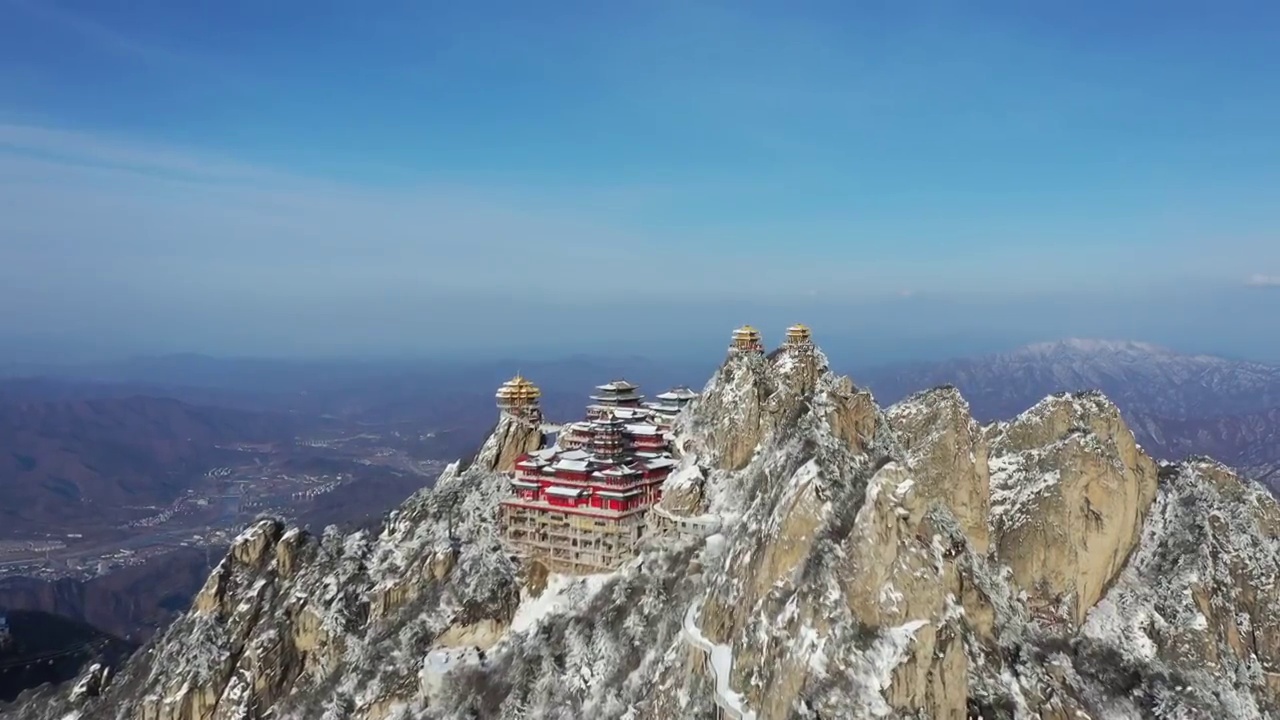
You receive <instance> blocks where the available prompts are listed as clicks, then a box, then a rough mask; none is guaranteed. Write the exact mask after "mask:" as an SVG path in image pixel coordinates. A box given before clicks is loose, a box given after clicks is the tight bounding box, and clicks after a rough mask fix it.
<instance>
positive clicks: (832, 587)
mask: <svg viewBox="0 0 1280 720" xmlns="http://www.w3.org/2000/svg"><path fill="white" fill-rule="evenodd" d="M677 433H678V434H677V444H678V446H679V447H680V448H682V450H683V453H684V457H683V459H682V466H681V467H680V468H679V470H678V472H677V473H675V474H674V475H673V476H672V479H671V480H670V481H669V483H668V485H669V487H668V493H667V494H666V495H665V496H664V501H663V508H662V511H661V513H653V514H651V519H654V520H655V527H654V532H653V533H651V534H650V535H649V536H648V537H647V538H646V540H645V541H644V546H643V547H642V549H641V551H640V553H639V554H638V556H637V557H636V558H635V559H634V560H632V561H631V562H629V563H627V564H626V565H625V566H624V567H622V568H620V569H619V570H617V571H616V572H613V573H607V574H602V575H597V576H591V577H585V578H569V577H564V576H558V575H551V576H548V575H547V574H546V572H545V570H543V569H542V568H541V566H539V565H536V564H531V565H527V566H525V565H521V564H519V563H517V562H514V561H512V560H511V559H510V558H509V557H508V556H507V555H506V554H505V553H504V552H503V550H502V548H501V546H500V544H499V542H498V534H497V530H496V528H495V525H494V520H495V516H496V503H497V501H498V499H499V497H500V496H501V494H502V493H503V492H504V482H503V479H502V478H501V476H500V475H498V474H497V473H496V472H495V468H498V467H501V465H502V463H503V462H505V459H506V458H509V457H510V456H511V454H512V451H511V447H512V444H513V443H514V444H516V445H519V446H521V447H527V445H528V443H529V442H531V440H530V438H529V437H528V436H527V435H523V434H522V433H521V432H520V431H519V430H518V429H516V428H512V427H503V425H502V422H500V424H499V427H498V428H497V430H495V434H494V438H493V439H492V440H491V441H490V443H489V445H488V446H487V447H486V449H485V451H484V452H481V453H480V454H478V455H477V458H476V460H475V462H474V463H472V465H471V466H470V467H468V468H466V469H465V470H459V468H458V467H457V466H454V467H451V468H450V469H449V470H448V471H446V473H445V475H444V477H442V479H441V481H440V482H439V483H438V485H437V488H436V489H435V490H433V491H429V492H423V493H420V494H418V495H416V496H414V497H412V498H410V499H409V500H408V501H406V503H405V504H404V506H402V507H401V508H400V509H399V510H398V511H397V512H396V513H394V514H393V515H392V517H390V518H389V519H388V521H387V523H386V524H385V526H384V527H383V528H382V529H381V530H380V531H379V532H378V533H376V534H363V533H357V534H354V535H347V536H342V535H339V534H337V533H326V534H325V535H324V536H323V537H321V538H309V537H307V536H306V535H305V534H304V533H302V532H300V531H297V530H288V529H285V528H283V527H281V526H280V525H279V524H277V523H273V522H269V521H267V522H263V523H260V524H258V525H256V526H255V527H253V528H251V529H250V530H249V531H247V532H246V533H245V534H244V536H242V537H241V538H240V540H238V541H237V543H236V544H235V546H234V547H233V548H232V550H231V552H230V553H229V555H228V557H227V558H226V559H225V560H224V561H223V563H222V564H221V565H220V566H219V567H218V569H217V570H216V571H215V573H214V575H213V577H211V578H210V580H209V582H208V584H207V585H206V587H205V589H204V590H203V591H202V593H201V594H200V596H199V598H198V599H197V602H196V605H195V607H194V608H193V609H192V611H191V612H190V613H188V614H187V615H186V616H185V617H184V618H182V619H181V620H180V621H178V622H177V623H175V624H174V625H173V626H172V627H171V628H170V629H169V631H168V632H166V633H165V634H164V636H163V637H161V638H158V639H157V640H156V641H154V642H153V643H152V644H151V645H150V646H149V647H147V648H146V649H144V650H143V651H141V652H140V653H139V654H138V655H137V656H135V657H134V658H133V659H132V660H131V661H130V662H129V663H128V664H127V665H125V666H124V667H122V668H120V669H119V670H118V671H117V672H116V673H114V674H112V675H110V676H109V679H108V680H107V681H106V683H105V686H104V687H99V686H100V685H102V683H99V684H98V686H95V689H94V691H93V692H81V693H79V694H77V695H75V696H74V697H73V696H72V694H71V693H70V692H68V691H67V690H65V689H63V690H47V691H45V692H43V693H41V694H40V695H38V696H35V697H29V698H27V699H26V702H25V703H23V704H22V705H21V706H20V707H18V708H14V709H11V710H10V711H9V712H10V713H11V716H13V717H18V718H30V719H34V718H40V719H45V718H77V719H79V720H87V719H89V718H146V719H147V720H161V719H165V720H170V719H172V720H179V719H181V720H195V718H219V719H221V718H226V719H230V718H267V717H270V718H274V719H275V720H283V719H285V718H298V719H299V720H302V719H306V720H312V719H315V718H333V719H335V720H336V719H337V718H370V719H378V720H381V719H382V718H449V719H455V718H456V719H461V718H499V719H503V718H512V719H514V718H582V717H593V718H601V719H602V720H603V719H606V718H628V719H630V720H641V719H653V720H659V719H661V720H667V719H669V718H716V717H730V718H752V719H758V720H766V719H773V718H871V717H891V718H939V719H941V718H948V719H950V718H965V717H975V718H976V717H982V718H988V719H991V718H1052V719H1056V720H1068V719H1070V720H1081V719H1084V718H1094V719H1096V720H1102V719H1104V718H1105V719H1108V720H1109V719H1110V718H1129V717H1132V718H1140V717H1163V718H1188V719H1190V718H1202V717H1204V718H1222V719H1224V720H1225V719H1232V718H1266V717H1277V716H1280V715H1278V714H1277V713H1280V674H1277V673H1278V672H1280V582H1278V581H1280V542H1278V541H1277V540H1276V536H1277V535H1278V534H1280V508H1277V505H1276V502H1275V501H1274V500H1273V499H1272V498H1270V497H1269V496H1268V495H1266V494H1265V493H1263V492H1260V491H1259V490H1258V489H1257V488H1256V486H1252V485H1249V484H1247V483H1243V482H1241V481H1240V480H1238V479H1237V478H1236V477H1234V476H1233V475H1231V473H1230V472H1229V471H1227V470H1226V469H1225V468H1223V467H1221V466H1219V465H1216V464H1213V463H1211V462H1208V461H1199V460H1198V461H1194V462H1189V463H1185V464H1180V465H1169V464H1166V465H1157V464H1156V463H1155V462H1154V461H1152V460H1151V459H1150V458H1148V457H1147V456H1146V455H1144V454H1143V453H1142V451H1141V450H1140V449H1139V448H1138V446H1137V443H1136V442H1135V439H1134V436H1133V433H1132V432H1130V430H1129V429H1128V427H1127V426H1126V425H1125V423H1124V421H1123V420H1122V419H1121V416H1120V413H1119V411H1118V410H1117V409H1116V408H1115V406H1114V405H1112V404H1111V402H1110V401H1109V400H1107V399H1106V397H1104V396H1102V395H1100V394H1097V393H1086V394H1075V395H1061V396H1057V397H1052V398H1048V399H1046V400H1044V401H1042V402H1040V403H1038V404H1036V405H1035V407H1033V408H1031V409H1030V410H1028V411H1026V412H1024V413H1022V414H1020V415H1019V416H1018V417H1016V418H1015V419H1013V420H1012V421H1010V422H1006V423H1000V424H996V425H989V426H985V427H984V426H982V425H981V424H979V423H978V422H976V421H975V420H974V419H973V416H972V413H971V411H970V409H969V406H968V404H967V403H966V402H965V400H964V398H963V397H961V395H960V393H959V392H957V391H956V390H954V389H952V388H939V389H935V390H931V391H927V392H923V393H919V394H916V395H913V396H912V397H910V398H908V399H905V400H903V401H902V402H900V403H898V404H896V405H894V406H893V407H891V408H888V409H885V410H882V409H881V408H879V407H877V406H876V404H875V403H874V401H873V400H872V398H871V396H870V395H869V394H868V393H866V392H865V391H863V390H860V389H858V388H856V387H855V386H854V385H853V384H852V383H851V382H849V381H848V380H847V379H845V378H839V377H836V376H834V375H833V374H832V373H831V372H830V371H829V370H828V368H827V361H826V358H825V357H824V356H823V355H822V354H821V352H818V351H815V352H813V353H810V354H802V353H793V352H789V351H783V352H781V353H779V354H777V355H775V356H773V357H769V358H765V357H760V356H755V355H739V356H733V357H730V358H729V359H728V360H727V361H726V363H725V365H724V366H723V367H722V368H721V369H720V370H719V371H718V372H717V373H716V375H715V376H714V377H713V378H712V379H711V380H710V381H709V383H708V384H707V386H706V388H705V391H704V393H703V396H702V397H701V398H700V399H699V400H698V401H696V402H695V403H694V404H693V405H692V406H691V407H690V408H689V409H688V410H687V411H686V412H685V414H684V415H682V417H681V418H680V419H679V421H678V423H677ZM659 519H661V520H662V522H661V523H658V522H657V520H659ZM681 519H694V520H698V521H699V522H691V523H686V524H685V525H680V524H679V522H678V521H680V520H681ZM701 521H705V522H701ZM7 716H8V715H7Z"/></svg>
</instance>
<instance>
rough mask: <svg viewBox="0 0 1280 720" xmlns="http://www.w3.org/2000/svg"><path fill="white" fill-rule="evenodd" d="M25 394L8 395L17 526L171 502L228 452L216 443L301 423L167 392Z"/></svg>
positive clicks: (9, 477) (281, 435)
mask: <svg viewBox="0 0 1280 720" xmlns="http://www.w3.org/2000/svg"><path fill="white" fill-rule="evenodd" d="M9 387H10V388H11V389H12V388H13V387H14V384H12V383H10V384H9ZM17 396H18V395H17V393H16V392H11V393H10V394H9V395H8V396H6V395H4V394H0V493H3V497H4V500H3V502H0V521H3V523H4V526H5V527H4V530H5V531H14V532H29V531H40V530H42V529H44V530H52V529H55V527H56V528H58V529H61V528H65V527H67V523H72V522H77V521H79V522H85V523H89V522H96V521H101V520H106V519H108V517H109V516H110V514H111V513H112V511H114V510H116V509H118V508H120V507H122V506H125V505H131V504H132V505H154V504H157V503H165V502H168V501H170V500H172V499H174V498H175V497H177V496H178V495H179V494H180V493H181V492H182V491H183V490H184V489H185V488H186V487H187V480H188V476H189V475H191V474H198V473H203V472H204V471H205V470H207V469H208V467H210V464H211V463H212V462H214V460H215V459H216V458H219V457H222V456H224V455H227V454H229V453H227V452H220V451H218V450H217V448H216V446H217V445H218V444H221V443H230V442H244V441H255V440H257V441H262V440H279V439H291V438H292V436H293V426H294V425H295V422H294V421H293V420H292V419H291V418H289V417H287V416H284V415H279V414H267V413H253V412H247V411H242V410H232V409H226V408H214V407H199V406H193V405H189V404H187V403H183V402H180V401H178V400H174V399H171V398H162V397H144V396H129V397H104V398H99V399H92V400H89V399H74V396H73V395H67V396H65V397H66V398H67V399H55V400H36V399H31V398H32V397H34V396H35V395H34V393H28V394H26V395H24V397H26V398H27V399H24V400H21V401H18V400H15V399H13V398H15V397H17ZM59 397H63V396H59Z"/></svg>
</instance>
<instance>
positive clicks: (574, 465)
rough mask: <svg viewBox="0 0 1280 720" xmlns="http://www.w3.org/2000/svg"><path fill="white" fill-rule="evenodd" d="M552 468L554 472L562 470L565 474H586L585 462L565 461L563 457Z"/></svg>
mask: <svg viewBox="0 0 1280 720" xmlns="http://www.w3.org/2000/svg"><path fill="white" fill-rule="evenodd" d="M552 467H553V469H555V470H564V471H566V472H586V471H587V461H586V460H566V459H564V458H563V457H561V458H560V461H559V462H557V463H556V464H555V465H554V466H552Z"/></svg>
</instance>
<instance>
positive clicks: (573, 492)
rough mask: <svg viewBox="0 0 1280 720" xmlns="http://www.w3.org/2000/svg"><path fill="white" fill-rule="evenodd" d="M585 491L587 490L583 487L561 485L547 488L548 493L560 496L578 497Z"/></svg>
mask: <svg viewBox="0 0 1280 720" xmlns="http://www.w3.org/2000/svg"><path fill="white" fill-rule="evenodd" d="M585 492H586V490H585V489H583V488H568V487H560V486H559V485H552V486H551V487H549V488H547V489H546V493H547V494H548V495H559V496H560V497H578V496H579V495H581V494H583V493H585Z"/></svg>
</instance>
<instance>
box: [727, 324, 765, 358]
mask: <svg viewBox="0 0 1280 720" xmlns="http://www.w3.org/2000/svg"><path fill="white" fill-rule="evenodd" d="M729 347H730V349H732V350H740V351H757V352H758V351H762V350H764V344H763V343H762V342H761V340H760V331H759V330H757V329H755V328H754V327H752V326H750V325H743V326H742V327H740V328H738V329H737V330H734V331H733V343H732V344H731V345H730V346H729Z"/></svg>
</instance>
